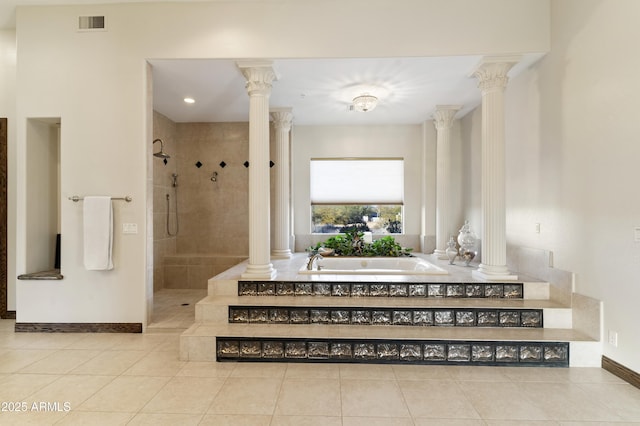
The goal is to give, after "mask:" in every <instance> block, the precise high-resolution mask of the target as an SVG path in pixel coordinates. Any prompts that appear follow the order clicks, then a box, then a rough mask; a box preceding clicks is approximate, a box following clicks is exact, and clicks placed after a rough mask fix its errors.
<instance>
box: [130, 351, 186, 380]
mask: <svg viewBox="0 0 640 426" xmlns="http://www.w3.org/2000/svg"><path fill="white" fill-rule="evenodd" d="M184 364H185V361H180V360H179V359H178V353H177V352H165V351H162V352H149V353H148V354H147V355H145V356H144V357H142V358H141V359H140V360H139V361H138V362H136V363H135V364H133V365H132V366H131V367H130V368H128V369H127V370H126V371H125V372H124V373H122V374H123V375H125V376H175V375H176V374H177V373H178V372H179V371H180V370H181V369H182V367H184Z"/></svg>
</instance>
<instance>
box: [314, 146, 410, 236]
mask: <svg viewBox="0 0 640 426" xmlns="http://www.w3.org/2000/svg"><path fill="white" fill-rule="evenodd" d="M310 182H311V188H310V190H311V191H310V196H311V223H312V228H313V229H312V232H314V233H334V232H342V231H343V230H346V229H348V228H352V227H355V228H358V229H360V230H362V231H371V232H373V233H374V234H389V233H392V234H397V233H401V232H402V205H403V198H404V160H403V159H402V158H348V159H336V158H312V159H311V164H310Z"/></svg>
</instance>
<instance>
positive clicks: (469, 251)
mask: <svg viewBox="0 0 640 426" xmlns="http://www.w3.org/2000/svg"><path fill="white" fill-rule="evenodd" d="M458 244H459V245H460V250H459V252H458V253H459V254H460V257H461V258H462V260H464V264H465V265H466V266H469V263H471V261H472V260H473V259H474V258H475V257H476V254H477V253H478V252H477V251H476V234H474V233H473V231H471V227H470V226H469V221H468V220H465V221H464V225H463V226H462V228H460V232H459V233H458Z"/></svg>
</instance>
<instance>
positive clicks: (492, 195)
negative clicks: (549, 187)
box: [475, 61, 517, 279]
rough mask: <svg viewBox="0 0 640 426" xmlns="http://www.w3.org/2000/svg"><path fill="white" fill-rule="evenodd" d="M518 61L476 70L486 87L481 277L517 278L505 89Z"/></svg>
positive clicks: (483, 126)
mask: <svg viewBox="0 0 640 426" xmlns="http://www.w3.org/2000/svg"><path fill="white" fill-rule="evenodd" d="M513 65H514V62H506V61H503V62H486V63H483V64H482V65H481V66H480V67H479V68H478V69H477V70H476V72H475V76H476V77H477V78H478V81H479V87H480V89H481V90H482V184H481V186H482V225H483V226H482V259H481V263H480V267H479V268H478V271H476V272H477V274H476V275H477V276H479V277H482V278H486V279H517V277H516V276H513V275H510V274H509V270H508V269H507V240H506V213H505V208H506V204H505V191H506V189H505V188H506V183H505V167H506V166H505V131H504V129H505V114H504V112H505V111H504V90H505V88H506V86H507V83H508V81H509V79H508V77H507V73H508V71H509V70H510V69H511V67H512V66H513Z"/></svg>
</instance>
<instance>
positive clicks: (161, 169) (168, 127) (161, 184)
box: [149, 111, 178, 291]
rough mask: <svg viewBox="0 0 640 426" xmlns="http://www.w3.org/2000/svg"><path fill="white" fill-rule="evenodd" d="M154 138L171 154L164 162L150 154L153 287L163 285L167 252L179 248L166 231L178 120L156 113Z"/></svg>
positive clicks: (174, 169)
mask: <svg viewBox="0 0 640 426" xmlns="http://www.w3.org/2000/svg"><path fill="white" fill-rule="evenodd" d="M155 139H162V141H163V143H164V150H165V152H166V153H168V154H169V155H171V158H170V159H168V161H167V163H166V164H165V163H164V162H163V161H162V160H161V159H159V158H156V157H151V161H152V167H153V213H154V214H153V246H154V249H153V251H154V261H153V264H154V268H153V288H154V291H156V290H160V289H162V288H164V264H163V259H164V257H165V256H166V255H169V254H173V253H175V252H176V244H175V237H170V236H169V235H167V231H166V210H167V205H166V194H167V193H169V194H173V192H172V191H173V188H172V186H171V182H172V178H171V175H172V174H173V173H176V171H177V158H178V152H177V145H176V124H175V123H174V122H172V121H171V120H169V119H168V118H167V117H165V116H164V115H162V114H160V113H158V112H155V111H154V113H153V139H152V140H151V141H149V142H150V143H152V142H153V140H155ZM159 149H160V146H159V144H157V143H156V144H155V145H153V144H152V147H151V150H150V151H152V152H158V150H159Z"/></svg>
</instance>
